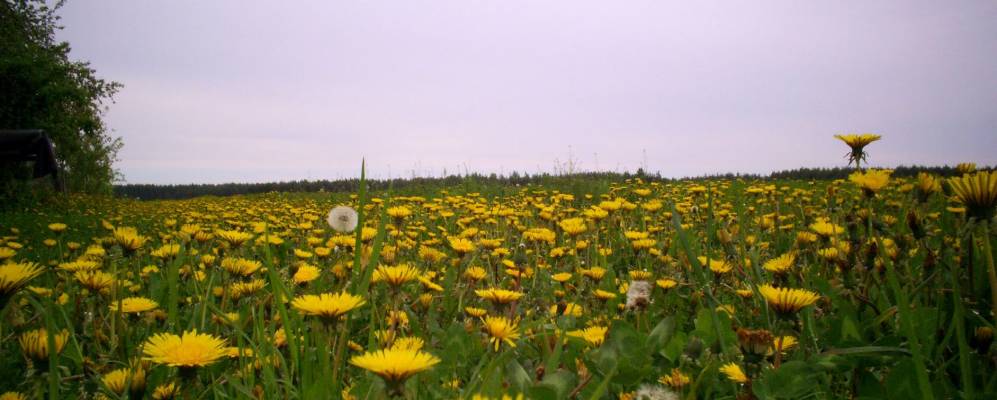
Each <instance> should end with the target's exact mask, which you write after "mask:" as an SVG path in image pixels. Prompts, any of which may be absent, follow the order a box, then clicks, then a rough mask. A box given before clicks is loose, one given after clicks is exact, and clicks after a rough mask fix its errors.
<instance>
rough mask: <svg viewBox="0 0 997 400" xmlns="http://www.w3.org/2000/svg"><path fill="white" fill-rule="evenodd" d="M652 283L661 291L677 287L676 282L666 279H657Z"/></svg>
mask: <svg viewBox="0 0 997 400" xmlns="http://www.w3.org/2000/svg"><path fill="white" fill-rule="evenodd" d="M654 283H655V284H656V285H658V287H659V288H662V289H671V288H673V287H675V285H678V282H676V281H675V280H674V279H667V278H666V279H658V280H656V281H654Z"/></svg>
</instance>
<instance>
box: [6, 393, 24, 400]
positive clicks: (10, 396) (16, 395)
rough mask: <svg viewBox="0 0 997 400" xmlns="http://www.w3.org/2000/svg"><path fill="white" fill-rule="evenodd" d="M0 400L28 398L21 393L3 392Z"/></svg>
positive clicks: (22, 399)
mask: <svg viewBox="0 0 997 400" xmlns="http://www.w3.org/2000/svg"><path fill="white" fill-rule="evenodd" d="M0 400H28V396H25V395H24V394H23V393H21V392H4V393H3V394H0Z"/></svg>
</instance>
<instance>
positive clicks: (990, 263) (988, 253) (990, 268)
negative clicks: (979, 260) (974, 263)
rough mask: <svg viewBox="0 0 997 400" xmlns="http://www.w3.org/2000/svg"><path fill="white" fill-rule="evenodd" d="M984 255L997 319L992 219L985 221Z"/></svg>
mask: <svg viewBox="0 0 997 400" xmlns="http://www.w3.org/2000/svg"><path fill="white" fill-rule="evenodd" d="M983 253H984V254H983V256H984V257H986V260H987V277H988V278H989V279H990V308H991V311H992V312H993V318H995V319H997V271H995V270H994V253H993V251H992V250H991V249H990V221H983Z"/></svg>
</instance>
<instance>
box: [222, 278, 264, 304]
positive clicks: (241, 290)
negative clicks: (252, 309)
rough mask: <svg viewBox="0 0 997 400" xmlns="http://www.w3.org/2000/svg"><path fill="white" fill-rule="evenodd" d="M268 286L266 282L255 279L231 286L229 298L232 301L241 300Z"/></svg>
mask: <svg viewBox="0 0 997 400" xmlns="http://www.w3.org/2000/svg"><path fill="white" fill-rule="evenodd" d="M264 286H266V281H264V280H262V279H253V280H251V281H248V282H236V283H233V284H232V285H231V286H229V296H230V297H232V300H239V299H241V298H243V297H246V296H249V295H252V294H253V293H256V292H257V291H259V290H260V289H263V287H264Z"/></svg>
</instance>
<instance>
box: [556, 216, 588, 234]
mask: <svg viewBox="0 0 997 400" xmlns="http://www.w3.org/2000/svg"><path fill="white" fill-rule="evenodd" d="M557 225H558V226H560V227H561V230H563V231H564V233H567V234H568V235H571V236H577V235H580V234H582V233H585V231H586V230H588V227H587V226H586V225H585V220H584V219H581V218H568V219H564V220H561V222H558V223H557Z"/></svg>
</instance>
